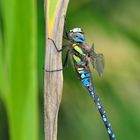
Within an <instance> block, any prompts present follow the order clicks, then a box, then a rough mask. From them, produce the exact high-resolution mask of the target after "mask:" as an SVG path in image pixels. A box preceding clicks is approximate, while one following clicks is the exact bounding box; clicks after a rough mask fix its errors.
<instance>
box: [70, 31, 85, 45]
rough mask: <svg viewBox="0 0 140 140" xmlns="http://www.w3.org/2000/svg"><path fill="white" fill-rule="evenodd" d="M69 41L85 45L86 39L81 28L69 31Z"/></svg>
mask: <svg viewBox="0 0 140 140" xmlns="http://www.w3.org/2000/svg"><path fill="white" fill-rule="evenodd" d="M68 36H69V39H70V40H71V42H73V43H84V42H85V37H84V32H83V31H82V29H81V28H74V29H72V30H70V31H69V33H68Z"/></svg>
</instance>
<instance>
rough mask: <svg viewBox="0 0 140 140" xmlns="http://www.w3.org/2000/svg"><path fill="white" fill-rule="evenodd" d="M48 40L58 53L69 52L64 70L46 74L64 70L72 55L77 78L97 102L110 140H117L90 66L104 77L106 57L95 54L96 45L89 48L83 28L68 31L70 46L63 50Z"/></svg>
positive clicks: (64, 46)
mask: <svg viewBox="0 0 140 140" xmlns="http://www.w3.org/2000/svg"><path fill="white" fill-rule="evenodd" d="M66 30H67V29H66ZM48 39H49V40H51V42H52V43H53V46H54V47H55V49H56V51H57V52H58V53H59V52H62V51H63V50H64V49H66V48H67V52H66V57H65V59H64V63H63V68H62V69H58V70H49V71H48V70H46V72H57V71H61V70H63V69H64V68H65V67H66V66H67V62H68V56H69V55H71V56H72V61H73V65H74V69H75V71H76V74H77V77H78V79H79V80H80V81H81V83H82V85H83V86H84V87H85V88H86V89H87V91H88V93H89V94H90V96H91V97H92V99H93V101H94V102H95V105H96V108H97V109H98V111H99V113H100V115H101V118H102V120H103V122H104V125H105V127H106V130H107V133H108V136H109V138H110V140H116V136H115V134H114V132H113V130H112V126H111V123H110V121H109V119H108V116H107V114H106V111H105V109H104V107H103V105H102V103H101V101H100V99H99V97H98V96H97V94H96V93H95V88H94V83H93V78H92V74H91V68H90V66H89V63H90V62H91V64H92V66H93V68H94V69H95V70H96V71H97V72H98V74H99V76H102V74H103V70H104V67H105V62H104V55H103V54H102V53H96V52H95V49H94V43H93V44H92V47H89V45H88V44H87V43H86V42H85V36H84V32H83V30H82V29H81V28H73V29H72V30H69V31H66V33H65V36H64V39H66V40H68V41H69V42H70V43H69V44H68V45H63V46H62V49H58V47H57V46H56V44H55V41H54V40H53V39H52V38H48Z"/></svg>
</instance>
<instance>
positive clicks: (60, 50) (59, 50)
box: [48, 37, 63, 52]
mask: <svg viewBox="0 0 140 140" xmlns="http://www.w3.org/2000/svg"><path fill="white" fill-rule="evenodd" d="M48 39H49V40H51V41H52V43H53V45H54V47H55V49H56V50H57V52H62V51H63V47H62V49H58V48H57V46H56V44H55V42H54V40H53V39H51V38H49V37H48Z"/></svg>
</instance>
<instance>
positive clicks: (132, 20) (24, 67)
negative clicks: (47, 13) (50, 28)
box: [0, 0, 140, 140]
mask: <svg viewBox="0 0 140 140" xmlns="http://www.w3.org/2000/svg"><path fill="white" fill-rule="evenodd" d="M36 5H38V7H37V6H36ZM139 5H140V2H139V1H138V0H134V1H130V0H127V1H126V0H122V1H120V0H118V1H115V0H104V1H103V0H102V1H101V0H100V1H99V0H78V1H75V0H70V3H69V7H68V11H67V16H66V19H67V24H68V27H69V29H71V28H74V27H81V28H83V30H84V32H85V36H86V41H87V42H88V44H89V45H90V46H91V44H92V42H94V43H95V49H96V51H97V52H102V53H103V54H104V56H105V62H106V67H105V71H104V75H103V77H102V78H100V77H99V76H98V74H97V72H95V70H93V78H94V83H95V88H96V92H97V94H98V95H99V97H100V98H101V101H102V102H103V104H104V106H105V109H106V111H107V114H108V116H109V119H110V121H111V123H112V127H113V130H114V132H115V133H116V136H117V139H118V140H134V139H136V140H137V139H139V137H140V134H139V132H140V119H139V118H140V111H139V107H140V102H139V99H140V93H139V91H140V74H139V72H140V65H139V61H140V55H139V54H140V28H139V24H140V13H139ZM43 12H44V11H43V1H42V0H38V3H37V4H36V3H35V1H33V0H24V1H23V0H22V1H18V0H13V1H9V2H8V1H7V0H2V1H0V139H2V140H9V139H10V140H17V139H18V140H19V139H20V140H28V139H29V140H37V139H39V140H43V139H44V134H43V90H42V89H43V86H42V84H43V82H42V81H43V63H44V15H43ZM37 21H38V23H37ZM64 43H65V42H64ZM64 54H65V53H64ZM37 93H38V95H37ZM37 100H38V101H37ZM38 105H39V110H38ZM38 116H39V126H38ZM91 139H100V140H107V139H108V136H107V134H106V131H105V128H104V125H103V123H102V120H101V118H100V115H99V113H98V111H97V110H96V108H95V105H94V103H93V102H92V100H91V98H90V97H89V95H88V93H87V91H86V90H85V89H84V88H83V87H82V86H81V83H80V82H79V80H78V79H77V77H76V74H75V72H74V70H73V67H72V64H71V62H69V68H68V69H66V70H65V71H64V90H63V99H62V104H61V107H60V112H59V129H58V140H91Z"/></svg>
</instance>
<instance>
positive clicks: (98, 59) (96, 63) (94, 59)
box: [90, 52, 105, 76]
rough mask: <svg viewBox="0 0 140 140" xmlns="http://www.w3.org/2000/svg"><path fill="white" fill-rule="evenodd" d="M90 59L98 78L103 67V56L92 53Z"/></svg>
mask: <svg viewBox="0 0 140 140" xmlns="http://www.w3.org/2000/svg"><path fill="white" fill-rule="evenodd" d="M90 59H91V63H92V65H93V67H94V68H95V69H96V70H97V72H98V74H99V76H102V74H103V70H104V67H105V61H104V55H103V54H102V53H95V52H93V53H92V55H90Z"/></svg>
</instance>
